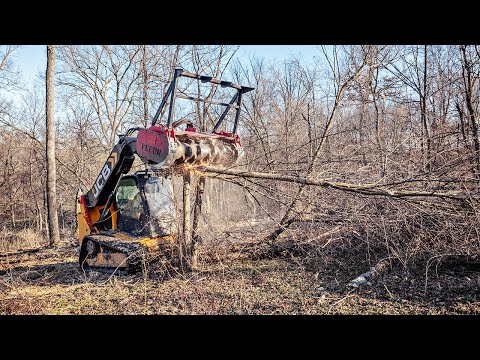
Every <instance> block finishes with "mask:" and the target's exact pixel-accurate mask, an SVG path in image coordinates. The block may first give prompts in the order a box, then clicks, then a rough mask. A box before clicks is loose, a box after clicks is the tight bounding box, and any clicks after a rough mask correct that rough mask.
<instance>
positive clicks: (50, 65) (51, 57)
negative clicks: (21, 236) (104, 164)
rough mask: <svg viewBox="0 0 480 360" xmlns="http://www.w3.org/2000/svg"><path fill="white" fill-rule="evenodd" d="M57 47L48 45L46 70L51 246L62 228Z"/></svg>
mask: <svg viewBox="0 0 480 360" xmlns="http://www.w3.org/2000/svg"><path fill="white" fill-rule="evenodd" d="M54 75H55V47H54V46H53V45H47V71H46V97H47V102H46V129H47V136H46V160H47V212H48V235H49V239H50V246H54V245H55V244H57V243H58V242H60V229H59V226H58V213H57V186H56V164H55V118H54V110H55V108H54V105H55V104H54V98H55V77H54Z"/></svg>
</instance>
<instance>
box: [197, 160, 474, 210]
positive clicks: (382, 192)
mask: <svg viewBox="0 0 480 360" xmlns="http://www.w3.org/2000/svg"><path fill="white" fill-rule="evenodd" d="M198 170H199V171H201V172H202V173H203V175H205V176H209V177H217V178H225V176H226V177H227V178H228V177H242V178H254V179H264V180H275V181H286V182H292V183H297V184H302V185H312V186H320V187H327V188H332V189H337V190H342V191H347V192H353V193H357V194H362V195H372V196H387V197H391V198H409V197H410V198H412V197H437V198H443V199H452V200H460V201H465V202H467V201H471V200H472V198H471V197H469V196H467V195H465V193H462V192H460V191H439V190H431V191H422V190H399V189H388V188H386V187H384V186H381V185H378V184H351V183H344V182H335V181H328V180H324V179H312V178H308V177H302V176H294V175H285V174H274V173H262V172H254V171H246V170H238V169H223V168H217V167H212V166H201V167H199V168H198Z"/></svg>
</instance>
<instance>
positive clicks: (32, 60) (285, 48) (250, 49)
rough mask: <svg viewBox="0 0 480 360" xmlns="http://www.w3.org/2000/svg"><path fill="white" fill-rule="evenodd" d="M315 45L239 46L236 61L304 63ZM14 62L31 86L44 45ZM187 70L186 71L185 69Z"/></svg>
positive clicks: (41, 68) (25, 50) (27, 49)
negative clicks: (290, 59) (296, 59)
mask: <svg viewBox="0 0 480 360" xmlns="http://www.w3.org/2000/svg"><path fill="white" fill-rule="evenodd" d="M318 53H319V52H318V49H317V47H316V45H241V46H240V49H239V50H238V52H237V55H236V56H237V58H238V59H245V60H248V59H249V58H250V57H252V56H253V55H255V56H257V57H263V58H265V60H267V61H268V60H272V61H275V60H278V61H281V60H283V59H285V58H288V57H289V56H291V55H299V56H300V57H302V58H303V60H304V61H305V62H306V63H309V62H311V61H313V59H314V56H316V55H318ZM15 62H16V63H17V64H18V66H19V67H20V70H21V71H22V75H23V79H24V81H25V82H27V84H33V81H34V80H35V77H36V75H37V74H38V73H39V72H42V73H43V72H45V67H46V64H47V55H46V45H24V46H22V47H21V48H20V49H18V50H17V52H16V57H15ZM187 70H188V69H187Z"/></svg>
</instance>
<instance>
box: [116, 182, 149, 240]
mask: <svg viewBox="0 0 480 360" xmlns="http://www.w3.org/2000/svg"><path fill="white" fill-rule="evenodd" d="M139 185H140V182H139V180H138V179H137V177H136V176H126V177H124V178H122V179H121V180H120V183H119V185H118V188H117V193H116V194H115V200H116V205H117V228H118V230H119V231H124V232H127V233H129V234H132V235H137V236H138V235H142V234H144V233H145V232H147V231H148V229H147V228H146V224H145V223H146V218H147V211H146V204H145V198H144V195H143V192H142V191H141V187H140V186H139Z"/></svg>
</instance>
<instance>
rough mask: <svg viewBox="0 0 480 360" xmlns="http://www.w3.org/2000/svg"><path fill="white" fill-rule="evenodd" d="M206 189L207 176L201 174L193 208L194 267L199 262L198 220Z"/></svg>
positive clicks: (192, 256) (192, 252)
mask: <svg viewBox="0 0 480 360" xmlns="http://www.w3.org/2000/svg"><path fill="white" fill-rule="evenodd" d="M204 191H205V177H204V176H200V177H199V178H198V181H197V188H196V196H195V204H194V208H193V225H192V246H191V247H190V256H191V259H192V260H191V261H192V268H195V267H196V266H197V264H198V245H199V240H200V238H199V235H198V222H199V219H200V214H201V213H202V202H203V192H204Z"/></svg>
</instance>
